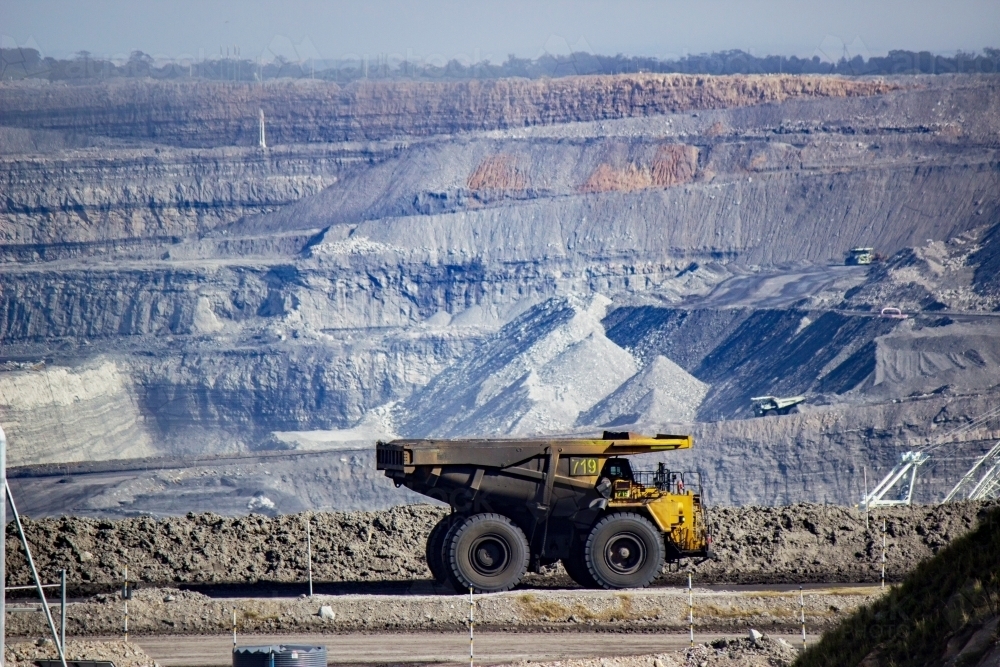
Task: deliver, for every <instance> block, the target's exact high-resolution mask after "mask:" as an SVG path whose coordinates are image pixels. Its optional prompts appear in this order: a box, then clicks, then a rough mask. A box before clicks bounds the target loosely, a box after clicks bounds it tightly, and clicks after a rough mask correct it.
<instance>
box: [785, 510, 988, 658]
mask: <svg viewBox="0 0 1000 667" xmlns="http://www.w3.org/2000/svg"><path fill="white" fill-rule="evenodd" d="M998 613H1000V508H993V509H991V510H989V511H987V510H985V509H984V510H983V511H982V513H981V514H980V523H979V526H978V528H976V530H974V531H972V532H970V533H968V534H966V535H965V536H963V537H961V538H959V539H957V540H955V541H954V542H952V543H951V544H950V545H949V546H948V547H947V548H945V549H942V550H941V551H940V552H939V553H938V554H937V555H936V556H935V557H934V558H931V559H929V560H926V561H924V562H923V563H921V564H920V565H919V566H917V568H916V569H915V570H914V571H913V572H911V573H910V574H909V576H907V577H906V579H905V580H904V581H903V583H902V584H900V585H899V586H894V587H893V588H892V590H891V591H890V592H889V593H888V595H885V596H884V597H882V598H880V599H879V600H878V601H876V602H873V603H871V604H869V605H866V606H864V607H862V608H861V609H859V610H858V611H856V612H855V613H854V614H853V615H852V616H850V617H849V618H847V619H846V620H845V621H844V622H843V623H841V624H840V625H839V626H838V627H837V628H835V629H833V630H831V631H829V632H827V633H826V634H825V635H823V638H822V639H821V640H820V641H819V642H818V643H817V644H815V645H814V646H812V647H811V648H809V650H807V651H806V652H805V653H803V654H802V655H801V656H800V658H799V659H798V661H797V662H796V663H795V665H796V667H820V666H822V667H827V666H831V667H832V666H833V665H850V666H852V667H853V666H854V665H858V663H860V662H861V661H862V660H864V659H865V657H867V656H869V655H870V654H871V653H872V652H873V651H876V650H877V652H878V654H877V657H876V659H875V663H873V664H879V665H897V666H899V667H905V666H909V665H928V664H941V663H943V662H944V660H943V659H942V658H943V656H944V655H945V653H946V651H947V650H948V649H949V648H952V649H954V650H957V649H960V648H961V646H962V645H963V644H964V642H965V641H966V640H967V639H968V638H969V637H971V636H972V634H973V633H974V632H975V631H976V630H977V629H979V628H980V627H981V626H982V625H984V624H985V623H986V622H987V621H989V620H990V619H992V618H995V617H996V616H997V615H998ZM952 639H956V640H957V641H954V642H952V646H951V647H949V641H950V640H952ZM995 639H996V638H995V637H994V641H995ZM987 649H988V647H987ZM984 653H985V650H983V651H980V652H977V653H976V654H975V655H963V656H962V658H961V659H960V660H959V661H958V662H959V664H968V665H974V664H976V663H977V662H978V660H979V659H980V658H981V657H982V655H983V654H984Z"/></svg>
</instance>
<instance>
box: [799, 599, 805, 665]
mask: <svg viewBox="0 0 1000 667" xmlns="http://www.w3.org/2000/svg"><path fill="white" fill-rule="evenodd" d="M799 617H800V618H801V619H802V650H803V651H805V650H806V599H805V597H804V596H803V594H802V587H801V586H799Z"/></svg>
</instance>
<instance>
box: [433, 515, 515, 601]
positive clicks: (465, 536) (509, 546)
mask: <svg viewBox="0 0 1000 667" xmlns="http://www.w3.org/2000/svg"><path fill="white" fill-rule="evenodd" d="M448 545H449V550H448V565H449V569H450V570H451V573H450V574H451V578H452V580H453V582H452V583H454V584H457V586H456V588H458V589H459V590H460V591H463V592H464V591H468V590H469V589H470V588H471V589H473V590H474V591H475V592H477V593H498V592H501V591H508V590H510V589H511V588H513V587H514V586H516V585H517V584H518V582H519V581H521V577H523V576H524V573H525V571H527V569H528V558H529V556H530V555H531V551H530V549H529V547H528V538H526V537H525V536H524V532H523V531H522V530H521V529H520V528H518V527H517V526H515V525H514V523H513V522H512V521H511V520H510V519H508V518H507V517H505V516H503V515H501V514H473V515H472V516H470V517H469V518H467V519H465V520H464V521H462V522H461V523H459V524H456V527H455V528H454V529H453V530H452V531H449V533H448Z"/></svg>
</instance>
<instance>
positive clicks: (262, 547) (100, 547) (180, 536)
mask: <svg viewBox="0 0 1000 667" xmlns="http://www.w3.org/2000/svg"><path fill="white" fill-rule="evenodd" d="M985 507H986V506H985V505H980V504H969V503H956V504H951V505H943V506H914V507H900V508H892V509H885V510H880V511H879V512H878V513H877V514H875V515H874V517H873V519H874V520H873V521H872V522H871V527H870V528H869V529H866V528H865V517H864V513H863V512H859V511H857V510H854V509H849V508H844V507H836V506H824V505H791V506H787V507H774V508H759V507H745V508H728V509H718V510H715V511H714V512H713V514H712V522H713V524H715V526H716V530H715V534H716V536H717V538H716V541H715V543H714V545H713V546H714V548H715V550H716V551H717V552H718V554H719V557H720V560H719V561H718V562H708V563H704V564H701V565H698V566H696V568H695V578H696V580H697V581H698V583H700V584H707V583H712V582H718V583H722V582H726V583H792V582H798V583H806V582H816V583H838V582H843V583H853V582H866V581H869V582H870V581H877V580H878V578H879V576H880V568H881V532H880V530H881V528H880V527H881V521H882V520H883V518H884V519H885V520H886V522H887V526H888V533H887V542H888V560H887V566H886V575H887V578H888V579H889V580H890V581H898V580H899V579H901V578H902V577H903V576H904V575H905V574H906V573H907V572H909V571H910V570H911V569H912V568H913V567H914V566H915V565H916V564H917V563H918V562H919V561H920V560H922V559H924V558H927V557H929V556H931V555H933V554H934V553H936V552H937V551H938V550H939V549H940V548H941V547H942V546H944V545H946V544H947V543H948V542H950V541H951V540H953V539H955V538H956V537H958V536H960V535H962V534H964V533H965V532H967V531H969V530H970V529H972V528H973V527H974V526H975V525H976V524H977V521H978V519H979V518H980V517H981V516H985V514H986V512H985ZM446 512H447V510H446V509H445V508H438V507H431V506H427V505H409V506H403V507H396V508H393V509H390V510H387V511H383V512H355V513H319V514H314V515H312V516H311V518H309V515H291V516H282V517H277V518H273V519H270V518H267V517H264V516H261V515H251V516H248V517H241V518H235V519H234V518H225V517H220V516H218V515H212V514H200V515H195V514H189V515H188V516H187V517H186V518H175V519H163V520H156V519H152V518H136V519H124V520H120V521H98V520H93V519H77V518H72V517H66V518H60V519H44V520H41V521H27V522H26V523H25V529H26V531H27V533H28V541H29V543H30V544H31V545H32V548H33V555H34V558H35V563H36V565H37V566H38V568H39V571H40V574H41V576H42V579H44V580H46V581H53V580H55V579H57V578H58V576H59V570H60V569H62V568H65V569H66V570H67V578H68V581H69V583H70V587H71V588H72V589H73V590H74V591H85V590H90V591H94V590H113V589H115V588H116V587H117V585H118V582H119V581H120V580H121V572H122V571H123V568H124V566H125V564H126V563H127V564H128V565H129V573H130V576H134V577H136V579H137V580H138V581H139V582H141V584H142V585H167V584H169V585H177V584H222V583H238V584H242V583H256V582H301V581H304V580H305V576H306V551H305V532H306V527H305V521H307V520H309V521H311V522H312V523H311V533H312V545H313V546H312V548H313V577H314V579H315V580H316V581H320V582H386V581H412V580H417V579H424V580H426V579H428V578H430V573H429V572H428V571H427V566H426V563H425V561H424V542H425V539H426V535H427V533H428V531H429V530H430V529H431V527H432V526H433V525H434V523H435V522H436V521H437V520H438V519H440V518H441V517H442V516H444V514H445V513H446ZM14 531H15V528H14V526H13V525H12V524H11V525H9V526H8V529H7V571H8V572H9V573H10V575H9V576H10V583H11V584H12V585H17V584H27V583H28V582H29V577H30V574H29V572H28V569H27V566H26V563H25V561H24V556H23V552H22V550H21V549H20V548H19V547H18V545H17V542H16V540H17V537H16V533H15V532H14ZM547 576H549V577H564V576H565V575H561V574H560V572H559V571H554V572H551V573H549V574H548V575H547ZM681 578H683V575H682V574H681V573H673V574H668V575H666V576H665V577H664V579H663V581H667V582H679V581H680V579H681ZM560 580H561V581H563V582H565V583H566V584H567V585H568V584H569V582H568V581H567V580H565V579H564V578H563V579H560Z"/></svg>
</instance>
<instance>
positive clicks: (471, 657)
mask: <svg viewBox="0 0 1000 667" xmlns="http://www.w3.org/2000/svg"><path fill="white" fill-rule="evenodd" d="M473 609H475V600H474V599H473V597H472V586H469V667H475V651H474V650H473V637H472V623H473V617H472V611H473Z"/></svg>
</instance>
